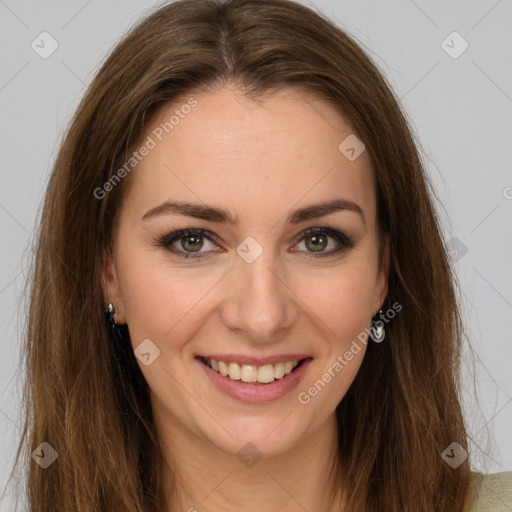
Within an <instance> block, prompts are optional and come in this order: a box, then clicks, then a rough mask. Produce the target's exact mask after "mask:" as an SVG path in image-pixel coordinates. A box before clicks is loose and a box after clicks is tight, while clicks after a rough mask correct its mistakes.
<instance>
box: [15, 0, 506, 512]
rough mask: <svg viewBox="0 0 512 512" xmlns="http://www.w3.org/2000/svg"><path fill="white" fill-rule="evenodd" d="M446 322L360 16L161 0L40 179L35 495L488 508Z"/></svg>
mask: <svg viewBox="0 0 512 512" xmlns="http://www.w3.org/2000/svg"><path fill="white" fill-rule="evenodd" d="M104 312H106V319H107V323H105V322H104V320H105V318H104ZM461 333H462V326H461V321H460V314H459V310H458V306H457V302H456V297H455V291H454V284H453V276H452V273H451V270H450V267H449V264H448V261H447V256H446V250H445V247H444V245H443V240H442V237H441V234H440V228H439V223H438V220H437V217H436V214H435V211H434V208H433V203H432V199H431V194H430V191H429V185H428V182H427V179H426V175H425V173H424V170H423V168H422V165H421V162H420V159H419V157H418V153H417V150H416V147H415V145H414V142H413V139H412V137H411V134H410V131H409V128H408V126H407V123H406V121H405V119H404V117H403V115H402V113H401V111H400V108H399V106H398V104H397V102H396V100H395V98H394V96H393V94H392V92H391V91H390V89H389V87H388V86H387V84H386V82H385V80H384V79H383V77H382V76H381V75H380V73H379V72H378V71H377V69H376V68H375V66H374V65H373V64H372V63H371V62H370V60H369V59H368V57H367V56H366V55H365V54H364V53H363V52H362V50H361V49H360V48H359V47H358V46H357V45H356V44H355V43H354V41H352V40H351V39H350V38H349V37H348V36H347V35H346V34H345V33H343V32H342V31H341V30H340V29H338V28H337V27H335V26H334V25H332V24H331V23H330V22H329V21H328V20H326V19H325V18H323V17H322V16H321V15H319V14H317V13H315V12H313V11H312V10H310V9H308V8H306V7H303V6H301V5H298V4H296V3H293V2H291V1H288V0H270V1H269V0H238V1H234V0H233V1H227V2H214V1H207V0H183V1H179V2H175V3H173V4H169V5H166V6H163V7H161V8H159V9H158V10H157V11H155V12H154V13H153V14H152V15H150V16H149V17H148V18H147V19H146V20H144V21H143V22H142V23H141V24H139V25H138V26H137V27H135V28H134V29H133V30H132V31H131V32H130V34H128V36H127V37H126V38H125V39H124V40H123V41H122V42H121V43H120V44H119V45H118V46H117V47H116V48H115V50H114V51H113V52H112V54H111V55H110V57H109V58H108V59H107V61H106V62H105V64H104V65H103V67H102V68H101V70H100V71H99V73H98V74H97V76H96V77H95V79H94V81H93V83H92V84H91V87H90V88H89V90H88V92H87V94H86V96H85V98H84V99H83V101H82V103H81V105H80V106H79V108H78V111H77V113H76V115H75V117H74V119H73V121H72V123H71V126H70V128H69V131H68V133H67V136H66V138H65V140H64V142H63V144H62V148H61V150H60V152H59V155H58V158H57V161H56V163H55V167H54V170H53V173H52V176H51V180H50V183H49V186H48V190H47V195H46V201H45V205H44V209H43V213H42V219H41V229H40V233H39V243H38V247H37V253H36V257H35V267H34V275H33V281H32V293H31V304H30V313H29V321H28V335H27V347H26V354H27V356H26V361H27V375H28V377H27V389H26V396H27V404H26V407H27V408H26V414H27V421H26V424H25V434H26V435H25V436H24V439H23V440H22V444H20V449H19V451H18V455H19V453H20V452H21V450H22V449H23V446H24V444H23V443H25V444H26V446H27V449H28V452H29V453H30V455H31V458H30V467H29V473H28V482H27V484H28V491H29V495H28V499H29V503H30V510H33V511H36V510H40V511H43V510H45V511H46V510H53V511H64V510H65V511H71V510H74V511H80V512H85V511H95V512H97V511H107V510H108V511H113V510H115V511H150V510H154V511H157V510H158V511H176V510H188V511H193V510H197V511H228V512H229V511H231V510H240V509H242V510H244V511H247V512H251V511H253V510H261V509H263V508H265V509H267V510H284V511H295V510H310V511H313V510H318V511H329V512H330V511H340V510H341V511H347V512H348V511H377V510H378V511H381V512H382V511H397V510H404V511H409V510H414V511H424V512H427V511H428V512H431V511H434V510H435V511H443V512H444V511H450V512H453V511H469V510H484V508H482V507H485V506H487V505H486V500H487V502H488V500H489V499H494V500H495V501H496V503H498V504H500V505H496V510H499V508H498V506H505V507H506V506H507V504H510V503H512V496H511V494H512V492H511V491H510V485H511V473H504V474H502V475H498V477H499V482H500V483H499V485H498V486H494V488H495V490H494V491H492V492H491V491H489V490H487V491H486V489H488V488H489V486H490V483H492V482H496V476H493V479H491V480H492V482H491V480H490V479H489V477H485V482H484V484H482V485H481V481H482V475H481V474H479V475H476V478H474V476H475V475H473V474H472V473H471V470H470V465H469V460H468V459H467V447H468V444H467V434H466V430H465V425H464V421H463V417H462V412H461V407H460V403H459V399H458V394H457V389H458V382H459V381H458V379H459V375H458V368H459V367H458V364H459V349H460V343H461ZM503 485H508V486H509V487H508V491H507V490H506V488H505V487H503ZM491 487H492V486H491ZM488 494H490V495H491V496H490V497H489V496H488ZM498 494H499V496H497V495H498ZM477 500H479V501H477ZM504 510H506V509H504Z"/></svg>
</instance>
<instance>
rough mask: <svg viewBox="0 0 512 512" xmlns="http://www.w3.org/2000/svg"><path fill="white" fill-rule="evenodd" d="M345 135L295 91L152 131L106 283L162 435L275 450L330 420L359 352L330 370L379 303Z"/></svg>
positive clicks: (221, 100)
mask: <svg viewBox="0 0 512 512" xmlns="http://www.w3.org/2000/svg"><path fill="white" fill-rule="evenodd" d="M191 96H193V98H194V100H195V102H197V103H195V102H193V101H192V100H190V97H191ZM187 101H188V103H187ZM186 104H189V105H194V106H193V107H191V108H186V107H183V105H186ZM176 110H178V111H179V112H178V113H176ZM176 114H178V117H179V121H178V122H177V123H176V119H178V117H176V119H174V120H173V121H174V122H173V126H172V129H169V125H167V129H168V131H169V133H168V134H167V133H166V132H165V130H163V136H162V133H161V132H162V128H161V126H162V125H161V123H166V122H169V119H170V118H171V116H172V115H175V116H176ZM159 126H160V130H158V127H159ZM352 133H353V129H352V128H351V126H350V124H349V123H348V122H347V120H346V119H344V118H343V117H342V116H341V115H340V114H339V112H338V111H337V110H336V109H335V108H334V107H333V106H331V105H330V104H329V103H327V102H325V101H324V100H322V99H320V98H318V97H316V96H315V95H313V94H312V93H308V92H304V91H303V90H299V89H296V88H286V89H282V90H281V91H280V92H278V93H275V94H273V95H271V96H268V97H267V98H266V99H265V100H263V102H262V103H261V104H257V103H254V102H252V101H251V100H249V99H246V98H245V97H244V96H243V94H242V93H241V92H239V91H238V90H237V89H235V88H230V87H226V88H224V89H222V90H219V91H216V92H206V91H203V92H198V93H197V94H193V95H192V94H191V95H189V96H183V97H182V98H180V99H179V100H176V101H174V102H173V103H172V104H169V105H166V106H165V107H163V108H161V109H160V110H159V111H158V112H157V113H156V114H155V115H154V116H153V117H152V119H151V120H150V122H149V123H148V130H147V133H146V134H145V136H144V138H143V143H145V142H148V141H149V139H148V137H150V138H151V139H152V140H153V142H154V143H155V144H152V143H149V144H148V147H149V146H154V147H152V148H151V149H150V150H149V151H148V152H147V154H146V156H143V157H141V160H140V162H139V163H137V165H136V167H135V168H134V169H133V171H132V172H131V175H130V176H129V178H127V179H129V187H128V188H127V190H126V191H125V196H124V201H123V205H122V209H121V211H120V217H119V229H118V231H117V233H116V240H115V246H116V257H115V258H114V259H113V258H108V260H107V261H106V264H105V274H104V287H105V295H106V300H107V301H108V302H113V303H114V305H115V308H116V312H117V314H116V316H115V319H116V321H117V322H118V323H127V324H128V328H129V332H130V338H131V343H132V345H133V348H134V349H135V352H136V354H138V358H137V362H138V364H139V366H140V369H141V371H142V372H143V374H144V377H145V379H146V380H147V382H148V385H149V388H150V392H151V402H152V407H153V411H154V415H155V419H156V421H157V422H158V423H159V426H160V428H163V429H165V428H167V429H169V430H170V431H172V430H173V429H174V430H179V431H181V432H185V433H186V435H188V436H190V437H191V438H196V439H198V440H201V441H203V442H207V443H209V444H210V445H212V446H214V447H216V449H220V450H222V451H224V452H228V453H231V454H236V453H237V452H238V451H239V450H240V448H241V447H242V446H244V445H245V444H246V443H247V442H249V441H250V442H252V443H253V444H254V445H256V446H257V447H258V449H259V450H260V451H261V452H262V453H263V454H265V455H276V454H279V453H283V452H284V451H285V450H289V449H291V448H293V447H294V446H295V445H297V444H298V443H300V442H301V441H303V440H304V439H305V438H306V437H307V436H310V435H312V434H313V433H314V432H317V431H318V430H319V429H321V427H322V425H325V424H326V422H328V421H329V420H332V418H333V415H334V411H335V408H336V405H337V404H338V403H339V402H340V401H341V400H342V398H343V396H344V395H345V393H346V391H347V389H348V387H349V386H350V384H351V383H352V381H353V380H354V377H355V375H356V374H357V371H358V369H359V367H360V365H361V363H362V360H363V357H364V353H365V348H366V345H365V344H361V343H359V345H360V350H359V351H358V352H357V353H355V354H354V353H353V357H352V358H351V360H348V361H347V360H346V358H344V360H345V362H346V364H344V365H343V368H342V369H341V370H339V369H338V370H336V369H333V367H335V366H336V365H335V363H336V361H338V362H339V361H340V359H339V356H340V357H343V356H344V354H345V353H346V352H347V351H349V350H350V347H351V346H353V342H354V340H357V339H358V335H359V334H360V333H361V332H364V330H365V329H366V328H367V327H368V326H369V323H370V320H371V317H372V315H373V314H375V313H376V312H377V311H378V310H379V309H380V307H381V306H382V303H383V301H384V299H385V296H386V293H387V275H386V274H387V269H386V268H384V269H382V270H381V266H380V262H379V252H378V235H377V216H376V192H375V185H374V179H373V175H372V172H373V171H372V169H371V164H370V160H369V157H368V154H367V152H366V151H363V152H362V154H361V155H360V156H359V157H358V158H356V159H355V160H354V159H353V158H351V159H348V158H347V157H346V156H345V155H346V154H348V155H350V156H353V155H352V153H353V152H349V153H345V154H343V153H342V152H341V151H340V149H338V147H339V145H340V143H341V142H342V141H343V140H344V139H345V138H346V137H347V136H349V135H351V134H352ZM157 134H158V135H159V136H160V137H159V136H158V135H157ZM160 138H161V140H160ZM349 140H350V139H349ZM142 152H143V151H142ZM142 152H141V153H142ZM166 203H167V204H166ZM171 203H180V204H181V205H182V207H181V208H179V207H177V206H176V205H175V204H174V206H173V205H172V204H171ZM320 203H329V204H331V206H332V205H335V206H336V208H332V209H329V208H325V209H322V208H321V207H320V206H318V205H319V204H320ZM185 204H189V205H188V206H184V205H185ZM191 205H194V206H191ZM315 205H317V206H315ZM322 228H323V229H322ZM186 229H189V230H193V231H191V232H189V233H186V232H185V233H183V232H182V233H180V231H182V230H186ZM354 352H355V351H354ZM141 354H143V355H142V357H140V358H139V356H140V355H141ZM212 360H213V361H212ZM210 366H213V369H212V368H211V367H210ZM292 367H293V371H291V372H290V370H291V368H292ZM336 368H339V366H337V367H336ZM226 372H228V375H223V373H226ZM283 374H284V375H283ZM326 374H328V375H327V377H326V376H325V375H326ZM329 375H330V378H328V377H329ZM319 379H320V380H322V382H323V384H324V385H322V386H318V385H317V392H316V393H315V392H313V393H310V392H308V390H309V389H310V388H311V386H313V385H314V384H315V382H317V381H318V380H319ZM255 380H256V382H254V381H255ZM246 381H247V382H246ZM308 397H309V399H308ZM276 425H278V427H276Z"/></svg>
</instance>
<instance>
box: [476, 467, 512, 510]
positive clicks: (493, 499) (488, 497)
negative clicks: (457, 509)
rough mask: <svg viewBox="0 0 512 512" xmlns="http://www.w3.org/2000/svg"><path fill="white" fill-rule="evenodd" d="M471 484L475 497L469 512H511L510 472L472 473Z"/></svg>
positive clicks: (511, 473)
mask: <svg viewBox="0 0 512 512" xmlns="http://www.w3.org/2000/svg"><path fill="white" fill-rule="evenodd" d="M473 483H474V485H475V490H476V493H477V497H476V501H475V505H474V507H473V508H472V509H471V512H510V511H512V471H504V472H503V473H494V474H488V475H485V474H483V473H473Z"/></svg>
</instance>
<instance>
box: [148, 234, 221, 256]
mask: <svg viewBox="0 0 512 512" xmlns="http://www.w3.org/2000/svg"><path fill="white" fill-rule="evenodd" d="M206 233H209V232H207V231H205V230H204V229H182V230H180V231H174V232H173V233H169V234H168V235H165V236H163V237H161V238H160V239H159V240H158V244H159V245H161V246H162V247H165V248H166V249H167V250H168V251H170V252H172V253H175V254H177V255H178V256H181V257H183V258H200V257H201V256H202V254H201V252H200V251H201V249H202V248H203V246H204V239H206V240H208V241H209V242H210V243H212V242H214V241H215V240H217V237H216V236H215V235H214V234H213V233H209V234H208V235H207V234H206ZM176 242H179V244H178V245H179V246H180V247H181V249H179V248H177V247H176ZM203 252H205V251H203ZM206 252H208V251H206Z"/></svg>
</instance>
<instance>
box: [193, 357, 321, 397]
mask: <svg viewBox="0 0 512 512" xmlns="http://www.w3.org/2000/svg"><path fill="white" fill-rule="evenodd" d="M196 361H197V363H198V364H199V365H200V366H201V368H202V369H203V371H204V372H205V373H206V375H207V376H208V378H209V379H210V380H211V381H212V382H213V384H215V386H217V389H219V390H220V391H222V392H223V393H225V394H226V395H228V396H230V397H231V398H235V399H236V400H239V401H240V402H244V403H248V404H267V403H270V402H274V401H276V400H279V399H280V398H282V397H284V396H286V395H287V394H288V393H290V391H292V390H293V389H294V388H295V387H297V385H298V384H299V382H300V380H301V379H302V376H303V375H304V372H305V371H306V370H307V368H308V366H309V365H310V363H311V361H313V359H312V358H311V357H308V358H307V359H305V360H304V361H303V362H302V364H301V365H300V366H297V367H296V369H295V370H294V371H292V372H291V373H289V374H288V375H286V376H284V377H283V378H282V379H275V380H274V381H273V382H270V383H269V384H251V383H248V382H243V381H241V380H233V379H230V378H229V377H224V375H221V374H220V373H217V372H216V371H214V370H212V369H211V368H210V367H209V366H208V365H207V364H205V363H203V362H202V361H201V360H200V359H198V358H196Z"/></svg>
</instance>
